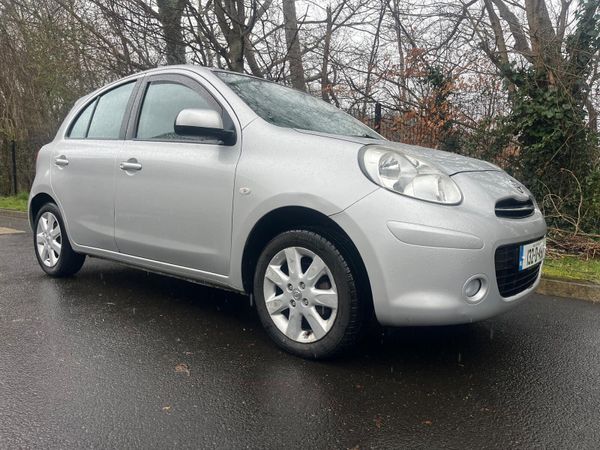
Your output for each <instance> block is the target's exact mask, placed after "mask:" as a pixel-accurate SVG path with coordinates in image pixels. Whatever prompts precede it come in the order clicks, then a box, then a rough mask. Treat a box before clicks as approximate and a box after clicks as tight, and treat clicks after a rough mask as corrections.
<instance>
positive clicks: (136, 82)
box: [63, 78, 141, 141]
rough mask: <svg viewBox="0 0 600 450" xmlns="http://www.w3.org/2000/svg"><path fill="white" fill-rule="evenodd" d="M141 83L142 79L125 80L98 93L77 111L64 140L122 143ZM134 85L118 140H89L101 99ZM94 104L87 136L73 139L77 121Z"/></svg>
mask: <svg viewBox="0 0 600 450" xmlns="http://www.w3.org/2000/svg"><path fill="white" fill-rule="evenodd" d="M140 82H141V78H139V79H127V80H123V82H122V83H118V84H116V85H114V86H110V88H108V89H105V90H103V91H102V92H100V93H98V94H97V95H95V96H94V97H92V98H91V99H89V100H88V101H86V102H85V103H84V104H83V105H82V106H81V108H79V110H78V111H77V114H76V115H75V117H74V118H73V119H72V120H71V122H70V123H69V126H68V127H67V130H66V132H65V134H64V136H63V138H64V139H68V140H73V141H83V140H86V141H120V140H121V141H122V140H124V139H125V133H126V130H127V123H128V120H129V116H130V115H131V108H132V107H133V102H134V100H135V98H136V97H137V94H138V90H139V87H140ZM132 83H133V88H132V90H131V93H130V94H129V99H128V100H127V104H126V106H125V111H124V113H123V119H122V121H121V127H120V128H119V136H118V137H117V138H89V137H88V135H89V132H90V127H91V125H92V121H93V120H94V115H95V114H96V108H97V107H98V103H99V101H100V98H101V97H103V96H104V95H105V94H108V93H109V92H111V91H114V90H115V89H118V88H120V87H123V86H125V85H127V84H132ZM92 103H95V105H94V109H93V110H92V115H91V116H90V121H89V122H88V124H87V128H86V130H85V136H84V137H71V136H70V134H71V131H72V129H73V127H74V126H75V124H76V123H77V121H78V120H79V118H80V117H81V115H82V114H83V113H84V111H85V110H86V109H87V107H88V106H90V105H91V104H92Z"/></svg>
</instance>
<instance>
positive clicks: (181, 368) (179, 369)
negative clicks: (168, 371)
mask: <svg viewBox="0 0 600 450" xmlns="http://www.w3.org/2000/svg"><path fill="white" fill-rule="evenodd" d="M175 372H176V373H185V374H186V375H187V376H188V377H189V376H190V368H189V367H188V365H187V364H186V363H179V364H177V365H176V366H175Z"/></svg>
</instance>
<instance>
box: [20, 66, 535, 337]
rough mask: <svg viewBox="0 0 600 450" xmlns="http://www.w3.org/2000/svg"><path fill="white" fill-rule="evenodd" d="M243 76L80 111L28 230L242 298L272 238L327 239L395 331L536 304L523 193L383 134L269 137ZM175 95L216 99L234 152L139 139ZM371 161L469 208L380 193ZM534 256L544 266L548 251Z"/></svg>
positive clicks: (171, 73) (227, 147) (181, 71)
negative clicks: (410, 173) (53, 227)
mask: <svg viewBox="0 0 600 450" xmlns="http://www.w3.org/2000/svg"><path fill="white" fill-rule="evenodd" d="M237 76H239V75H228V73H227V72H223V71H218V70H213V69H208V68H202V67H197V66H171V67H163V68H159V69H154V70H151V71H147V72H143V73H140V74H136V75H133V76H131V77H127V78H124V79H122V80H119V81H117V82H115V83H112V84H109V85H107V86H105V87H103V88H101V89H99V90H97V91H95V92H94V93H91V94H89V95H88V96H86V97H84V98H82V99H80V100H79V101H78V102H77V103H76V105H75V106H74V107H73V109H72V110H71V112H70V113H69V115H68V116H67V117H66V119H65V121H64V122H63V124H62V126H61V127H60V129H59V130H58V132H57V135H56V137H55V139H54V140H53V141H52V142H51V143H49V144H48V145H46V146H44V147H43V148H42V150H41V151H40V152H39V155H38V161H37V173H36V178H35V181H34V184H33V187H32V190H31V194H30V205H29V211H30V218H31V223H32V226H33V228H34V229H35V227H36V218H37V215H38V212H39V211H40V208H41V207H42V206H43V205H44V204H45V203H47V202H52V203H54V204H56V207H57V208H58V213H59V214H60V216H62V219H61V221H62V222H64V229H65V230H64V232H65V233H66V235H68V239H69V242H70V245H71V246H72V249H73V251H74V252H75V253H77V254H85V255H91V256H96V257H101V258H107V259H111V260H115V261H120V262H122V263H126V264H130V265H133V266H136V267H141V268H144V269H147V270H150V271H156V272H160V273H164V274H169V275H173V276H177V277H181V278H185V279H189V280H193V281H196V282H201V283H205V284H209V285H214V286H218V287H223V288H226V289H231V290H234V291H238V292H244V293H249V294H250V293H252V292H253V284H254V275H255V273H254V272H255V268H256V266H257V261H258V259H259V255H260V254H261V251H262V250H263V249H264V247H265V245H266V244H267V243H268V242H269V241H270V240H271V239H272V238H273V237H274V236H275V235H276V234H278V233H281V232H283V231H286V230H287V231H289V230H294V229H296V228H297V227H302V228H307V227H308V228H309V229H312V228H311V227H313V228H314V227H316V226H318V227H319V228H320V229H329V230H332V231H331V232H332V233H334V234H336V236H340V237H341V239H343V240H344V242H345V244H344V245H345V248H348V250H347V253H346V254H347V255H348V256H347V258H346V259H352V260H355V261H354V262H353V267H354V269H353V270H354V273H355V276H354V278H355V279H356V280H359V282H360V283H362V288H361V289H362V290H361V292H362V295H363V296H364V297H365V298H368V301H367V300H365V304H368V306H366V307H365V308H367V309H372V311H373V312H374V314H375V317H376V318H377V320H378V321H379V323H381V324H383V325H390V326H400V325H447V324H458V323H467V322H472V321H476V320H482V319H485V318H489V317H492V316H494V315H496V314H499V313H502V312H504V311H506V310H508V309H510V308H511V307H513V306H515V305H517V304H519V303H520V302H521V301H523V300H524V299H525V298H526V297H527V296H528V295H529V294H531V293H532V292H533V291H534V290H535V288H536V286H537V284H538V282H539V277H540V273H541V264H542V263H541V260H542V259H543V255H541V257H540V258H538V259H537V260H536V263H535V265H534V266H533V267H530V268H528V269H526V270H523V271H520V270H518V265H519V258H520V255H519V254H518V253H519V251H520V249H521V246H522V245H524V244H527V243H530V242H542V241H541V240H542V239H543V238H544V236H545V233H546V224H545V221H544V218H543V215H542V213H541V212H540V210H539V208H538V207H537V204H536V203H535V201H534V200H533V198H532V196H531V194H530V192H529V191H528V190H527V189H526V188H525V187H524V186H523V185H522V184H520V183H519V182H517V181H516V180H514V179H513V178H511V177H510V176H509V175H508V174H506V173H505V172H504V171H502V170H501V169H499V168H498V167H496V166H494V165H492V164H490V163H487V162H484V161H479V160H476V159H472V158H466V157H463V156H459V155H456V154H452V153H446V152H442V151H437V150H431V149H425V148H421V147H416V146H410V145H405V144H401V143H393V142H389V141H387V140H385V139H383V138H382V137H381V136H379V135H377V134H376V133H374V132H373V133H367V135H365V136H364V137H361V136H349V135H343V134H331V133H326V132H323V131H320V130H307V129H300V128H293V127H289V126H280V125H276V124H274V123H270V122H269V120H268V119H269V117H267V116H266V117H267V120H265V118H264V117H261V115H259V114H258V113H257V112H256V111H255V110H254V109H253V108H252V107H251V106H249V105H248V102H247V101H244V100H243V99H242V98H241V97H240V95H239V92H236V90H235V89H234V88H232V84H231V83H230V82H228V80H230V78H231V77H233V78H231V79H233V80H238V79H237V78H235V77H237ZM228 77H229V78H228ZM247 78H248V79H252V78H250V77H247ZM244 81H245V80H244ZM248 83H250V84H248V86H250V85H252V83H254V82H248ZM256 83H258V81H257V82H256ZM260 83H265V82H264V81H260ZM165 85H168V86H169V87H168V88H167V87H165ZM171 85H181V86H186V87H187V88H189V89H193V90H194V91H196V92H200V93H201V94H202V95H203V96H204V97H205V98H207V99H208V100H207V105H209V107H208V109H212V110H215V111H217V112H218V113H219V114H218V115H219V116H220V117H221V118H222V124H221V125H222V126H221V128H223V129H226V131H227V133H229V134H228V135H227V136H230V137H231V138H232V139H231V141H230V142H228V143H227V144H225V141H226V138H225V137H222V139H221V138H220V139H221V140H215V139H204V140H198V139H184V138H181V137H180V136H174V135H173V133H172V132H169V133H170V134H169V133H167V134H165V135H164V138H163V139H156V138H154V137H153V138H151V139H145V138H143V136H144V130H145V129H146V128H152V127H155V128H156V127H158V126H159V125H157V124H156V123H153V121H155V120H158V119H156V117H151V116H150V115H149V114H150V113H148V117H150V118H148V119H147V120H146V118H145V117H144V115H143V112H142V111H141V110H142V106H141V105H142V104H144V105H146V104H147V105H148V108H151V105H153V104H154V107H155V108H156V110H157V111H158V112H157V113H156V116H157V117H158V116H160V114H161V112H160V108H169V107H170V106H168V105H170V103H169V102H166V103H165V100H164V98H166V97H164V98H163V100H162V103H161V99H160V96H158V97H157V98H153V97H151V93H152V92H153V90H154V91H157V92H158V90H159V89H162V90H163V91H168V90H169V89H173V90H177V89H179V90H180V91H181V90H182V88H180V87H173V86H171ZM264 86H265V85H262V84H258V85H257V87H253V89H255V91H260V90H261V89H263V88H264ZM118 88H122V89H118ZM269 89H271V88H270V87H267V90H269ZM273 89H275V90H277V89H278V88H273ZM281 89H285V88H281ZM277 92H279V91H277ZM282 92H283V91H282ZM285 92H287V91H285ZM294 92H295V91H294ZM105 94H106V95H105ZM163 95H170V94H168V92H167V93H166V94H164V93H163ZM178 95H181V98H182V100H181V102H182V104H183V103H185V101H184V100H183V98H184V97H185V95H184V94H181V92H179V91H178V92H175V93H173V94H172V96H171V98H175V97H177V96H178ZM253 95H257V94H256V92H254V94H253ZM265 95H266V93H265ZM290 95H292V94H290ZM293 95H295V94H293ZM111 96H112V97H111ZM311 101H312V100H311ZM111 102H112V103H111ZM153 102H154V103H153ZM106 105H109V106H110V105H119V108H120V109H119V111H121V110H122V111H123V112H122V113H119V114H116V113H114V111H111V110H110V108H109V107H107V106H106ZM161 105H162V106H161ZM164 105H167V106H164ZM144 107H145V106H144ZM88 111H89V113H88ZM148 111H152V109H149V110H148ZM186 112H187V113H189V114H188V116H190V117H189V118H188V119H189V121H190V123H192V122H194V120H199V121H204V122H203V123H205V122H207V121H208V122H210V121H211V120H216V121H217V122H218V121H219V120H218V119H217V118H215V117H212V116H211V117H207V116H203V114H204V113H203V110H202V109H198V108H196V109H189V110H188V109H186ZM292 113H293V111H292ZM266 114H270V112H269V111H267V113H266ZM298 114H299V115H301V114H302V113H298ZM86 115H89V116H90V117H91V118H92V119H91V121H88V123H87V128H86V130H85V132H84V131H82V130H83V126H82V125H80V124H79V123H78V122H79V118H80V117H85V116H86ZM195 115H196V116H197V117H195ZM263 115H264V114H263ZM334 115H335V114H334ZM96 117H98V119H97V121H98V123H99V124H100V125H97V126H96V125H95V123H96ZM121 117H122V119H121ZM340 117H341V116H340ZM81 120H82V121H83V120H84V119H81ZM102 120H104V122H105V123H103V122H102ZM185 120H186V118H183V117H179V115H178V116H177V119H176V121H177V122H178V123H179V125H177V124H176V125H175V129H177V126H179V127H180V128H179V129H183V128H185V124H186V123H187V122H185ZM286 120H287V119H286ZM289 120H291V121H293V120H295V119H294V118H293V117H292V116H290V119H289ZM307 120H310V118H308V119H307ZM340 120H341V121H344V120H349V119H345V118H344V119H340ZM348 123H350V122H348ZM160 126H162V125H160ZM103 127H104V128H103ZM349 127H350V128H351V129H354V128H352V127H353V125H349ZM117 128H118V135H116V131H115V130H117ZM107 130H108V131H107ZM110 130H112V133H113V134H112V135H111V134H110V133H111V132H110ZM136 133H137V134H136ZM107 136H108V137H107ZM111 136H112V137H111ZM223 136H225V135H223ZM213 137H214V136H213ZM365 149H367V151H369V152H371V153H374V152H375V153H377V152H379V153H377V155H380V154H381V153H382V152H385V151H388V150H389V151H391V152H392V153H393V154H395V153H394V152H396V151H397V152H399V154H400V155H404V156H401V157H400V158H404V157H406V158H408V159H407V160H409V161H413V159H411V158H416V159H415V160H414V161H417V162H418V164H421V166H423V165H426V166H427V167H426V169H427V170H428V167H429V166H431V167H432V168H433V169H431V170H432V171H433V172H434V173H435V174H437V175H435V176H436V177H438V179H440V180H442V179H443V180H446V181H444V182H446V183H450V181H447V180H451V182H452V184H453V186H455V187H457V188H458V191H456V190H455V191H453V192H454V194H455V195H459V197H460V198H459V197H456V198H455V201H453V202H451V203H449V204H440V203H439V202H435V201H427V200H423V199H421V198H415V197H413V196H410V195H403V194H401V193H398V192H394V191H393V189H388V188H386V187H385V186H382V185H380V184H378V183H377V182H374V180H373V179H372V178H369V176H367V172H365V170H368V169H365V167H362V166H361V161H364V156H362V158H363V159H362V160H361V152H365ZM377 157H381V156H377ZM402 161H406V159H402ZM396 162H397V161H396ZM411 170H412V169H411ZM439 189H440V190H443V189H442V188H439ZM451 189H454V187H451ZM454 194H453V195H454ZM325 234H326V235H327V233H325ZM332 241H335V239H332ZM42 244H43V242H42ZM346 244H347V245H346ZM538 247H539V249H542V250H543V244H540V245H539V246H538ZM40 248H41V247H40ZM539 249H538V250H539ZM515 252H517V255H516V256H514V255H515ZM515 265H516V266H515ZM521 272H522V273H521ZM501 278H502V282H500V281H499V280H500V279H501ZM471 280H475V284H474V285H473V284H472V285H471V288H473V286H475V288H477V287H479V288H478V290H477V291H478V292H477V294H476V295H473V296H468V295H466V293H465V290H468V287H467V285H468V284H469V281H471ZM507 283H508V285H509V286H508V287H507V286H506V285H507ZM511 283H512V284H511ZM477 284H478V286H477ZM290 295H291V294H290Z"/></svg>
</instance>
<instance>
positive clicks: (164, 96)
mask: <svg viewBox="0 0 600 450" xmlns="http://www.w3.org/2000/svg"><path fill="white" fill-rule="evenodd" d="M189 108H193V109H215V108H214V107H213V105H212V104H211V103H210V101H209V99H208V98H207V97H205V96H203V95H202V94H200V93H199V92H197V91H196V90H195V89H192V88H190V87H188V86H185V85H183V84H179V83H175V82H169V81H155V82H152V83H150V84H149V85H148V89H147V90H146V95H145V97H144V102H143V104H142V110H141V112H140V118H139V122H138V128H137V136H136V137H137V139H157V140H171V139H175V140H182V139H188V140H189V139H193V140H198V139H199V138H198V137H190V136H181V135H178V134H176V133H175V129H174V128H175V118H176V117H177V115H178V114H179V113H180V112H181V111H182V110H184V109H189ZM219 112H220V111H219ZM200 140H202V138H200Z"/></svg>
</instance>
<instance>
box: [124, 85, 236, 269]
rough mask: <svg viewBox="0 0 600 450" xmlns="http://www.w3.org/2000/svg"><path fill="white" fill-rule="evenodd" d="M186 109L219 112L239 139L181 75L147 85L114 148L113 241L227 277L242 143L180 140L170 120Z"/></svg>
mask: <svg viewBox="0 0 600 450" xmlns="http://www.w3.org/2000/svg"><path fill="white" fill-rule="evenodd" d="M187 108H199V109H212V110H215V111H217V112H218V113H219V114H221V115H222V117H223V122H224V123H225V124H226V126H228V127H230V128H232V129H234V130H236V132H237V133H238V136H239V130H237V129H236V128H235V127H236V126H235V125H234V123H233V122H232V120H231V118H230V115H229V114H228V113H227V111H226V110H225V109H224V108H223V107H222V106H221V104H220V103H219V102H218V101H217V100H216V99H215V96H214V95H212V94H211V93H210V92H209V91H208V90H207V89H206V88H204V87H203V86H202V85H201V84H200V82H198V81H196V80H194V79H191V78H188V77H186V76H183V75H155V76H152V77H149V78H147V79H146V80H144V84H143V86H142V88H141V89H140V94H139V96H138V99H137V100H136V105H135V106H134V108H133V113H132V120H131V121H130V130H129V131H128V134H129V135H130V136H129V139H126V140H125V142H124V144H123V146H122V147H121V148H120V150H119V156H118V164H117V165H118V166H120V167H121V169H120V170H117V174H116V196H115V240H116V243H117V246H118V248H119V251H120V252H121V253H124V254H127V255H131V256H136V257H140V258H145V259H148V260H153V261H159V262H162V263H168V264H171V265H175V266H180V267H185V268H192V269H197V270H201V271H204V272H210V273H213V274H219V275H226V274H227V273H228V271H229V254H230V249H231V220H232V197H233V190H234V177H235V168H236V165H237V161H238V158H239V155H240V143H239V142H240V139H237V142H236V143H235V144H233V145H225V144H224V143H223V142H221V141H218V140H215V139H214V138H209V137H203V136H199V137H198V136H196V137H186V136H180V135H177V134H176V133H175V131H174V123H175V118H176V116H177V114H178V113H179V112H180V111H181V110H183V109H187Z"/></svg>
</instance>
